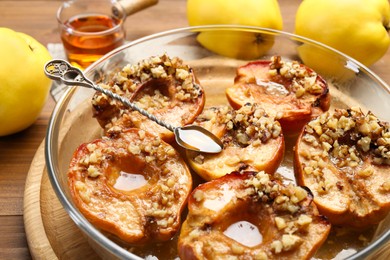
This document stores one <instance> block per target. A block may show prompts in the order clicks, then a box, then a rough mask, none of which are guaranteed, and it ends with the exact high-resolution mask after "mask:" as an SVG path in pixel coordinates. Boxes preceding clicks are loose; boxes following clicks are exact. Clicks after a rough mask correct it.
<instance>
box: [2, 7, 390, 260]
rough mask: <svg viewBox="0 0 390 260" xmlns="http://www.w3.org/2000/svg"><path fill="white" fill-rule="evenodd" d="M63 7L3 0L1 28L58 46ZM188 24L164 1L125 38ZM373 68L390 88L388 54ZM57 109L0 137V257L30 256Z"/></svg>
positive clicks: (289, 20) (131, 21)
mask: <svg viewBox="0 0 390 260" xmlns="http://www.w3.org/2000/svg"><path fill="white" fill-rule="evenodd" d="M91 2H92V0H91ZM61 3H62V1H58V0H29V1H27V0H18V1H5V0H0V26H1V27H8V28H11V29H13V30H16V31H20V32H24V33H27V34H29V35H31V36H33V37H34V38H35V39H37V40H38V41H40V42H41V43H42V44H44V45H47V44H48V43H60V38H59V34H58V29H57V24H56V18H55V13H56V10H57V9H58V7H59V6H60V5H61ZM299 3H300V1H299V0H279V4H280V8H281V11H282V15H283V20H284V31H287V32H293V27H294V18H295V11H296V10H297V8H298V5H299ZM187 25H188V23H187V20H186V1H185V0H160V1H159V3H158V4H157V5H155V6H153V7H150V8H148V9H147V10H144V11H141V12H139V13H137V14H134V15H132V16H130V17H128V19H127V20H126V30H127V40H134V39H137V38H139V37H142V36H146V35H149V34H153V33H156V32H160V31H164V30H169V29H174V28H179V27H186V26H187ZM0 47H1V46H0ZM371 69H372V70H373V71H374V72H375V73H377V74H378V75H379V76H380V77H382V78H383V79H384V81H385V82H387V83H388V84H390V73H389V72H390V50H389V51H388V52H387V53H386V55H385V56H384V57H383V58H382V59H381V60H380V61H378V62H377V63H376V64H374V65H373V66H371ZM54 105H55V102H54V101H53V100H52V99H51V98H50V97H49V98H48V100H47V103H46V105H45V107H44V109H43V111H42V113H41V115H40V117H39V118H38V120H37V121H36V122H35V124H34V125H32V126H31V127H30V128H28V129H27V130H25V131H22V132H20V133H17V134H14V135H11V136H7V137H0V259H29V258H31V255H30V252H29V249H28V244H27V241H26V235H25V231H24V224H23V193H24V188H25V181H26V176H27V173H28V170H29V167H30V164H31V161H32V159H33V157H34V155H35V152H36V150H37V148H38V146H39V145H40V144H41V142H42V141H43V139H44V137H45V133H46V128H47V124H48V120H49V117H50V114H51V112H52V110H53V107H54Z"/></svg>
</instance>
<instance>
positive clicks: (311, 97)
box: [226, 56, 330, 135]
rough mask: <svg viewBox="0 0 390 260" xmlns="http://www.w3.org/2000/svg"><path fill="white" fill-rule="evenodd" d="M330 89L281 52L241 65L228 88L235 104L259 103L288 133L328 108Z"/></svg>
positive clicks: (227, 92)
mask: <svg viewBox="0 0 390 260" xmlns="http://www.w3.org/2000/svg"><path fill="white" fill-rule="evenodd" d="M328 92H329V89H328V85H327V83H326V81H325V80H324V79H323V78H322V77H321V76H320V75H318V74H317V73H315V72H314V71H313V70H311V69H310V68H308V67H306V66H305V65H303V64H300V63H298V62H297V61H283V60H282V59H281V57H280V56H273V57H272V58H271V60H260V61H254V62H250V63H248V64H246V65H243V66H241V67H239V68H238V69H237V74H236V77H235V79H234V85H233V86H231V87H228V88H227V89H226V95H227V98H228V100H229V103H230V104H231V105H232V107H234V108H235V109H237V108H239V107H241V106H243V105H244V104H245V103H248V102H250V103H258V104H260V105H261V106H262V107H263V108H264V109H265V111H266V112H267V114H269V115H270V116H273V117H276V118H277V119H278V121H279V122H280V124H281V126H282V128H283V133H284V134H285V135H293V134H297V133H299V132H300V130H301V129H302V127H303V126H304V124H305V123H307V122H308V121H309V120H311V119H312V118H314V117H316V116H318V115H320V114H321V113H323V112H324V111H326V110H328V109H329V106H330V95H329V93H328Z"/></svg>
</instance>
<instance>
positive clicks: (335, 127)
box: [294, 109, 390, 228]
mask: <svg viewBox="0 0 390 260" xmlns="http://www.w3.org/2000/svg"><path fill="white" fill-rule="evenodd" d="M389 137H390V132H389V125H388V124H387V123H384V122H381V121H379V119H378V118H376V117H375V116H374V115H373V114H372V113H367V114H364V113H363V112H361V111H360V110H359V109H336V110H335V111H334V112H333V113H330V112H326V113H324V114H323V115H321V116H320V117H318V118H317V119H314V120H312V121H311V122H309V123H308V124H307V125H306V126H305V128H304V129H303V131H302V133H301V135H300V136H299V138H298V140H297V143H296V147H295V154H294V155H295V156H294V168H295V174H296V179H297V182H298V184H300V185H304V186H307V187H309V188H310V189H311V191H312V192H313V194H314V202H315V203H316V204H317V206H318V208H319V210H320V212H321V214H323V215H325V216H327V217H328V218H329V220H330V222H331V223H332V224H336V225H347V226H353V227H359V228H361V227H368V226H370V225H373V224H377V223H379V221H381V220H382V219H383V218H384V217H385V216H386V215H387V214H388V212H389V211H390V181H389V178H388V173H389V170H390V159H389V158H390V152H389V148H390V144H389V140H390V139H389Z"/></svg>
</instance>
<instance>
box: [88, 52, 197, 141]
mask: <svg viewBox="0 0 390 260" xmlns="http://www.w3.org/2000/svg"><path fill="white" fill-rule="evenodd" d="M99 85H100V86H101V87H103V88H105V89H109V90H111V91H112V92H114V93H116V94H118V95H120V96H123V97H126V98H128V99H129V100H131V101H132V102H133V103H136V104H137V105H138V106H139V107H141V108H143V109H145V110H147V111H148V112H149V113H151V114H154V115H156V116H157V117H160V116H161V115H166V118H165V120H167V121H168V122H169V123H171V124H173V125H185V124H188V123H191V122H192V121H193V119H194V117H195V115H196V113H197V112H198V109H200V108H201V107H202V106H203V101H204V92H203V89H202V87H201V86H200V85H199V84H197V83H196V78H195V75H194V73H193V71H192V69H191V68H190V67H189V66H187V65H185V64H183V61H182V60H181V59H179V58H177V57H175V58H170V57H169V56H167V55H165V54H164V55H162V56H153V57H150V58H148V59H145V60H142V61H140V62H139V63H137V64H133V65H131V64H128V65H126V66H125V67H123V68H122V69H121V70H120V71H118V72H116V73H113V75H111V76H110V77H109V79H108V80H107V81H105V82H104V83H100V84H99ZM202 100H203V101H202ZM92 105H93V113H94V117H96V118H97V119H98V121H99V123H100V124H101V126H102V127H104V128H105V129H106V131H107V129H110V128H112V127H115V126H120V127H122V128H123V129H125V128H130V127H137V128H142V129H149V128H150V127H147V126H145V128H143V127H140V124H144V122H141V121H145V120H144V119H143V118H140V117H138V116H134V115H132V113H133V111H132V110H131V109H129V108H128V107H127V106H125V105H124V104H122V103H121V102H120V101H117V100H114V99H112V98H110V97H108V96H106V95H105V94H102V93H96V94H95V95H94V96H93V99H92ZM178 107H182V109H181V110H179V112H177V111H178V110H177V109H176V108H178ZM171 111H176V112H171ZM137 115H138V114H137ZM145 124H146V125H147V123H145ZM154 127H156V126H154ZM160 131H162V130H159V131H152V132H156V134H160V133H159V132H160ZM161 134H163V133H161ZM164 140H165V139H164Z"/></svg>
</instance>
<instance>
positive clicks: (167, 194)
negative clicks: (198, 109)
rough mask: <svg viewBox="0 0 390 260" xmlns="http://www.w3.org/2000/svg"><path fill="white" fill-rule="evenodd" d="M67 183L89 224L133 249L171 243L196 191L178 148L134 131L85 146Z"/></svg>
mask: <svg viewBox="0 0 390 260" xmlns="http://www.w3.org/2000/svg"><path fill="white" fill-rule="evenodd" d="M68 180H69V187H70V192H71V195H72V197H73V201H74V203H75V204H76V206H77V208H78V209H79V210H80V212H81V213H82V214H83V215H84V216H85V217H86V218H87V219H88V220H89V222H90V223H91V224H93V225H94V226H96V227H97V228H99V229H101V230H103V231H106V232H108V233H111V234H113V235H116V236H117V237H119V238H120V239H122V240H123V241H125V242H127V243H129V244H131V245H143V244H146V243H150V242H156V241H167V240H169V239H171V238H172V237H173V236H174V235H175V233H176V232H177V231H178V230H179V228H180V224H181V223H180V217H181V212H182V210H183V207H184V205H185V203H186V201H187V197H188V195H189V193H190V192H191V188H192V177H191V174H190V171H189V169H188V167H187V165H186V164H185V163H184V161H183V160H182V158H181V157H180V155H179V154H178V153H177V152H176V151H175V149H174V148H173V147H171V146H170V145H169V144H167V143H165V142H164V141H162V140H161V139H160V138H159V137H156V136H154V135H152V134H150V133H148V132H145V131H143V130H139V129H135V128H134V129H128V130H126V131H125V132H120V133H118V134H117V135H116V138H115V139H110V138H108V137H103V138H102V139H97V140H95V141H92V142H90V143H86V144H82V145H81V146H80V147H79V148H78V149H77V150H76V151H75V153H74V156H73V158H72V161H71V163H70V167H69V171H68Z"/></svg>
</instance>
